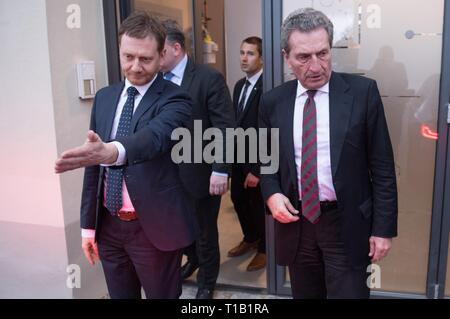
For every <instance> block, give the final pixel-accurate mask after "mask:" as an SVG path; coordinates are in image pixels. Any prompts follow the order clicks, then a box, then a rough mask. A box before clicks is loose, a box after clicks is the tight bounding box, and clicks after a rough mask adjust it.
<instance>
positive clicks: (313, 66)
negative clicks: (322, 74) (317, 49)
mask: <svg viewBox="0 0 450 319" xmlns="http://www.w3.org/2000/svg"><path fill="white" fill-rule="evenodd" d="M309 69H310V70H311V71H312V72H319V71H320V69H321V66H320V62H319V58H317V56H316V55H315V54H313V55H312V56H311V61H310V63H309Z"/></svg>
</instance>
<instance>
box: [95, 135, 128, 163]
mask: <svg viewBox="0 0 450 319" xmlns="http://www.w3.org/2000/svg"><path fill="white" fill-rule="evenodd" d="M108 144H113V145H114V146H115V147H116V148H117V152H118V155H117V161H116V162H115V163H112V164H100V166H104V167H109V166H120V165H124V164H125V163H126V162H127V152H126V151H125V147H123V145H122V143H120V142H117V141H112V142H110V143H108Z"/></svg>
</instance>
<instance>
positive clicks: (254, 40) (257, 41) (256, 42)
mask: <svg viewBox="0 0 450 319" xmlns="http://www.w3.org/2000/svg"><path fill="white" fill-rule="evenodd" d="M242 43H248V44H253V45H256V48H257V49H258V53H259V56H262V39H261V38H260V37H248V38H246V39H244V40H243V41H242Z"/></svg>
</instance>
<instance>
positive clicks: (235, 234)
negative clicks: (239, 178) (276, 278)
mask: <svg viewBox="0 0 450 319" xmlns="http://www.w3.org/2000/svg"><path fill="white" fill-rule="evenodd" d="M218 225H219V245H220V260H221V263H220V272H219V278H218V280H217V283H218V284H225V285H232V286H242V287H252V288H266V270H265V269H261V270H257V271H252V272H248V271H247V270H246V268H247V265H248V264H249V263H250V261H251V259H252V258H253V256H254V255H255V253H256V251H254V252H249V253H247V254H245V255H243V256H239V257H233V258H229V257H227V253H228V251H229V250H230V249H231V248H233V247H234V246H236V245H237V244H238V243H239V242H240V241H241V240H242V238H243V235H242V230H241V226H240V224H239V220H238V218H237V215H236V212H235V211H234V208H233V203H232V202H231V199H230V192H228V193H226V194H225V195H224V196H223V197H222V204H221V207H220V213H219V221H218ZM196 274H197V273H196V272H195V273H194V274H193V275H192V276H191V277H190V278H189V280H190V281H192V282H195V278H196Z"/></svg>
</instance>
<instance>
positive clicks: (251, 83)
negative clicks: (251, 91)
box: [247, 69, 263, 85]
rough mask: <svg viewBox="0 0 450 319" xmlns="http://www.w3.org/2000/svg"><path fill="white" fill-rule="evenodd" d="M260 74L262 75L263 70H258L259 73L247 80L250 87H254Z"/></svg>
mask: <svg viewBox="0 0 450 319" xmlns="http://www.w3.org/2000/svg"><path fill="white" fill-rule="evenodd" d="M262 73H263V69H261V70H259V72H258V73H255V74H254V75H253V76H251V77H249V78H247V81H249V82H250V85H255V84H256V82H258V80H259V77H260V76H261V74H262Z"/></svg>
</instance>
